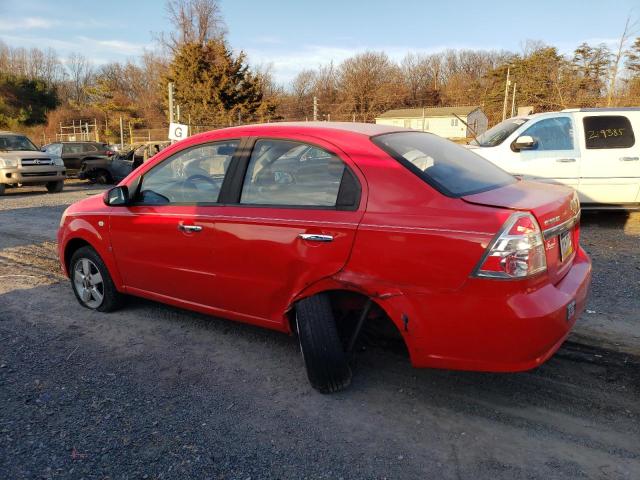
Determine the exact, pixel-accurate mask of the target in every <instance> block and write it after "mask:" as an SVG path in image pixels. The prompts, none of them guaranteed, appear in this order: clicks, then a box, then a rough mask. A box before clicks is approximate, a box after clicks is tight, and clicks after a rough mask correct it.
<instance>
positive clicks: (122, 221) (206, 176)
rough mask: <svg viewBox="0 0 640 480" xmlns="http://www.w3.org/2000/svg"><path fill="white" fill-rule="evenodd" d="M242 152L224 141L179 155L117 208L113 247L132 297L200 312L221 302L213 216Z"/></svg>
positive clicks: (162, 164) (235, 142) (113, 216)
mask: <svg viewBox="0 0 640 480" xmlns="http://www.w3.org/2000/svg"><path fill="white" fill-rule="evenodd" d="M238 145H239V140H224V141H219V142H211V143H205V144H200V145H196V146H192V147H187V148H185V149H183V150H181V151H179V152H177V153H174V154H173V155H171V156H169V157H168V158H166V159H165V160H164V161H162V162H160V163H159V164H157V165H155V166H154V167H153V168H151V169H150V170H148V171H146V172H145V173H144V175H143V176H142V177H141V179H140V182H141V183H140V186H139V187H138V189H137V190H138V193H137V195H136V197H135V199H134V203H133V204H131V205H129V206H127V207H119V208H117V209H113V211H112V214H111V219H110V221H111V225H110V234H111V243H112V248H113V250H114V254H115V257H116V261H117V263H118V268H119V270H120V272H121V274H122V277H123V280H124V283H125V285H126V287H127V289H128V291H130V292H131V293H134V294H139V295H143V296H144V295H146V296H149V295H151V296H153V297H154V298H158V299H159V300H165V301H166V300H177V301H180V302H187V303H190V304H194V305H201V306H216V305H217V304H218V303H219V301H220V300H219V296H218V295H217V292H216V290H215V287H216V279H215V272H214V271H213V269H214V268H215V262H216V238H215V237H216V232H215V218H214V217H213V216H212V214H213V213H215V212H216V211H217V210H216V205H217V201H218V196H219V193H220V190H221V187H222V183H223V181H224V177H225V174H226V171H227V169H228V166H229V164H230V162H231V158H232V156H233V155H234V154H235V152H236V151H237V147H238ZM222 150H224V154H220V155H219V153H220V151H222Z"/></svg>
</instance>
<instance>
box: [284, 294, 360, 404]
mask: <svg viewBox="0 0 640 480" xmlns="http://www.w3.org/2000/svg"><path fill="white" fill-rule="evenodd" d="M296 325H297V328H298V340H299V341H300V350H301V352H302V358H303V360H304V365H305V367H306V369H307V377H309V382H310V383H311V386H312V387H313V388H315V389H316V390H318V391H319V392H321V393H333V392H338V391H340V390H343V389H344V388H346V387H348V386H349V384H350V383H351V369H350V368H349V364H348V362H347V357H346V355H345V352H344V349H343V347H342V343H341V342H340V337H339V336H338V330H337V328H336V322H335V319H334V318H333V312H332V310H331V304H330V302H329V297H328V296H327V295H325V294H319V295H315V296H313V297H309V298H305V299H304V300H300V301H299V302H298V303H297V304H296Z"/></svg>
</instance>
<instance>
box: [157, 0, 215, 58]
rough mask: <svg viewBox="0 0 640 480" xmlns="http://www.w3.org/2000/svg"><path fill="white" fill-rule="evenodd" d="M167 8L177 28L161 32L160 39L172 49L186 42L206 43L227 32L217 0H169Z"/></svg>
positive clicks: (169, 16) (168, 15)
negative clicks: (168, 31)
mask: <svg viewBox="0 0 640 480" xmlns="http://www.w3.org/2000/svg"><path fill="white" fill-rule="evenodd" d="M166 10H167V17H168V18H169V21H170V22H171V23H172V25H173V27H174V29H175V30H174V31H173V32H170V33H168V34H161V36H160V41H161V43H162V44H163V45H164V46H165V47H168V48H169V49H170V50H176V49H177V48H179V47H180V46H181V45H184V44H185V43H198V44H200V45H204V44H205V43H206V42H207V41H208V40H215V39H222V38H223V37H224V36H225V34H226V32H227V28H226V25H225V23H224V20H223V19H222V15H221V12H220V5H219V4H218V1H217V0H167V3H166Z"/></svg>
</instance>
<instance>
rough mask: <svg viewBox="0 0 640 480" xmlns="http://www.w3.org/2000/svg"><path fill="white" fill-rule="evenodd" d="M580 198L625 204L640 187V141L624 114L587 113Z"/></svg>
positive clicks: (636, 193)
mask: <svg viewBox="0 0 640 480" xmlns="http://www.w3.org/2000/svg"><path fill="white" fill-rule="evenodd" d="M582 127H583V129H584V131H583V134H582V135H581V142H582V143H583V152H584V153H583V156H582V162H581V169H580V177H581V178H580V186H579V194H580V201H581V202H583V203H587V204H589V203H598V204H625V203H632V202H635V201H636V198H637V196H638V190H639V189H640V142H638V140H637V139H636V138H635V132H634V131H633V126H632V124H631V122H630V121H629V118H628V117H626V116H624V115H587V116H585V117H584V118H583V120H582Z"/></svg>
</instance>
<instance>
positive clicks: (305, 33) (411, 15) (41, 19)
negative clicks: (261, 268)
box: [0, 0, 640, 82]
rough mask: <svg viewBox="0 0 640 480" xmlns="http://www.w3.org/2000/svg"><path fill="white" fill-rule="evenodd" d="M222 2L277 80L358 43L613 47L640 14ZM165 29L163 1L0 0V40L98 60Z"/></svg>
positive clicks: (619, 9) (544, 5)
mask: <svg viewBox="0 0 640 480" xmlns="http://www.w3.org/2000/svg"><path fill="white" fill-rule="evenodd" d="M221 8H222V13H223V16H224V19H225V21H226V24H227V27H228V29H229V37H228V39H229V42H230V44H231V46H232V47H233V48H234V49H236V50H244V51H245V52H247V54H248V55H249V59H250V61H251V63H252V64H263V65H267V64H271V65H272V68H273V73H274V74H275V76H276V78H277V79H278V80H280V81H282V82H287V81H288V80H290V79H291V78H292V77H293V76H294V75H295V74H296V73H297V72H298V71H299V70H301V69H303V68H314V67H317V66H318V65H320V64H324V63H327V62H329V61H330V60H334V61H335V62H336V63H338V62H340V61H341V60H343V59H344V58H347V57H348V56H350V55H353V54H354V53H357V52H361V51H364V50H383V51H385V52H387V53H388V54H389V55H390V56H391V57H392V58H394V59H400V58H402V57H403V56H404V55H405V54H406V53H407V52H408V51H414V52H424V53H431V52H435V51H439V50H442V49H445V48H485V49H507V50H514V51H520V50H521V47H522V45H523V42H524V41H526V40H527V39H532V40H542V41H544V42H545V43H548V44H550V45H555V46H557V47H558V48H560V50H561V51H563V52H571V51H572V50H573V49H574V48H575V47H576V46H577V45H578V44H579V43H580V42H582V41H588V42H590V43H600V42H605V43H608V44H610V45H613V44H614V43H615V40H616V38H617V37H619V36H620V33H621V30H622V29H623V27H624V22H625V20H626V17H627V15H628V14H629V13H630V12H631V13H633V15H634V16H635V18H640V5H639V4H638V2H637V0H635V1H633V0H616V1H615V2H611V1H609V2H602V1H589V0H583V1H563V0H555V1H548V0H537V1H532V2H515V1H513V0H512V1H509V2H507V1H490V0H486V1H477V0H475V1H466V0H458V1H445V2H442V1H438V2H433V1H428V0H421V1H414V0H403V1H388V0H387V1H378V0H368V1H347V0H342V1H340V0H321V1H303V0H298V1H292V0H283V1H275V0H272V1H268V0H261V1H260V0H257V1H249V0H235V1H234V0H222V1H221ZM168 28H169V25H168V22H167V19H166V14H165V8H164V1H163V0H155V1H154V0H128V1H123V0H113V1H99V2H98V1H91V0H84V1H76V0H55V1H53V0H49V1H45V0H0V39H2V40H3V41H5V42H6V43H8V44H10V45H12V46H23V47H28V48H30V47H40V48H46V47H53V48H55V49H56V50H57V51H58V52H59V53H60V54H61V55H62V56H66V55H68V54H69V53H70V52H72V51H77V52H80V53H83V54H84V55H85V56H87V57H88V58H90V59H92V60H93V62H94V63H96V64H101V63H105V62H108V61H112V60H125V59H127V58H134V57H135V56H136V55H138V54H140V53H141V52H142V51H143V49H153V48H154V35H153V34H154V32H156V33H157V32H160V31H163V30H167V29H168ZM637 34H638V35H640V31H638V33H637Z"/></svg>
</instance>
